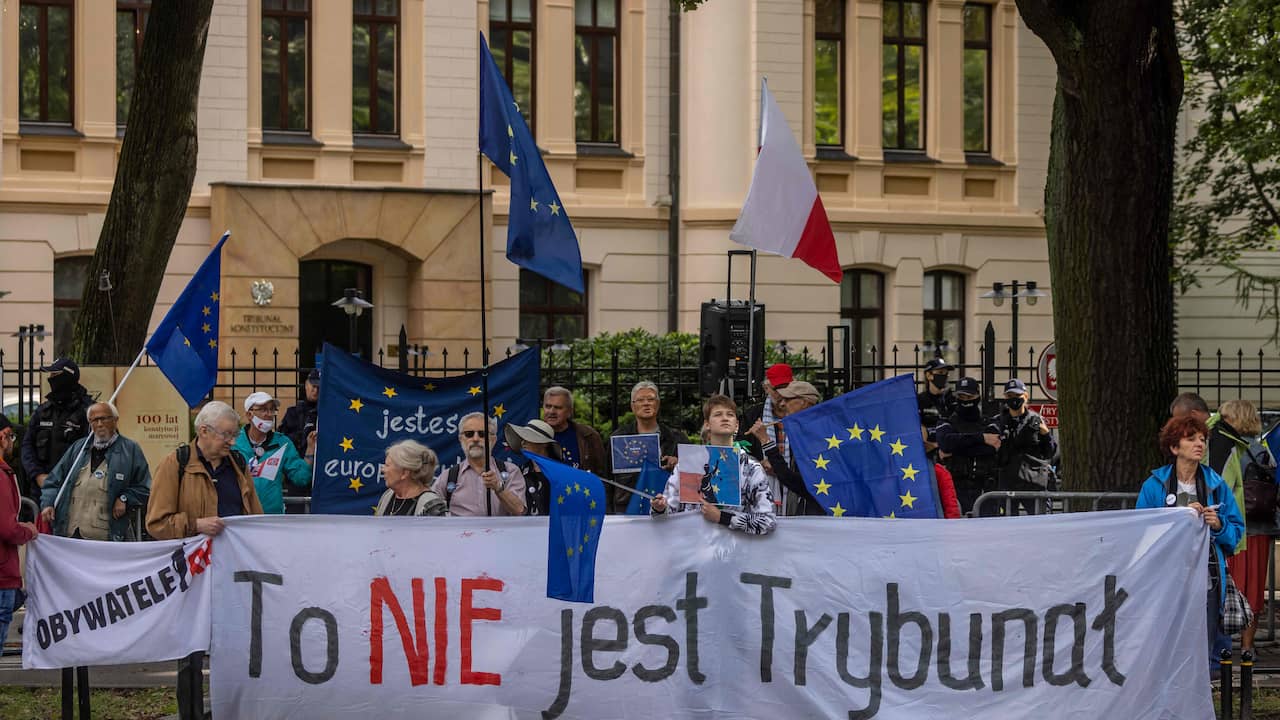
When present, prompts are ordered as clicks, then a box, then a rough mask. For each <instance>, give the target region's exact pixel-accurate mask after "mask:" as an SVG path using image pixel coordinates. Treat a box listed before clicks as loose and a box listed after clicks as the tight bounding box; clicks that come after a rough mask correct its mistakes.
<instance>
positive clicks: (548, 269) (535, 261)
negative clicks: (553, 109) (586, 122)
mask: <svg viewBox="0 0 1280 720" xmlns="http://www.w3.org/2000/svg"><path fill="white" fill-rule="evenodd" d="M480 152H482V153H484V154H485V157H487V158H489V159H490V160H491V161H493V164H494V165H496V166H497V167H498V169H499V170H501V171H502V172H503V173H505V174H506V175H507V177H509V178H511V207H510V208H509V210H508V216H507V217H508V220H507V259H508V260H510V261H511V262H513V263H515V264H516V265H519V266H520V267H522V268H524V269H526V270H531V271H533V272H535V273H537V274H539V275H541V276H543V277H545V278H546V279H548V280H550V281H552V282H555V283H559V284H561V285H563V286H565V287H567V288H569V289H570V290H573V291H574V292H578V293H580V292H582V291H583V287H582V255H581V253H580V252H579V250H578V236H577V235H576V234H575V233H574V232H573V225H572V224H571V223H570V222H569V215H568V214H567V213H566V212H565V210H564V207H563V206H562V205H561V204H560V195H559V194H557V193H556V188H555V185H552V184H551V175H550V174H549V173H548V172H547V166H546V165H545V164H543V162H542V154H541V152H539V150H538V146H537V144H536V143H534V141H533V135H532V134H531V133H530V132H529V126H528V125H526V124H525V122H524V116H523V115H521V114H520V108H519V106H517V105H516V101H515V99H514V98H512V97H511V91H510V90H509V89H508V88H507V82H506V80H504V79H503V77H502V72H501V71H500V70H498V65H497V64H496V63H494V61H493V55H491V54H490V53H489V44H488V43H487V42H486V41H485V39H484V35H483V34H481V35H480Z"/></svg>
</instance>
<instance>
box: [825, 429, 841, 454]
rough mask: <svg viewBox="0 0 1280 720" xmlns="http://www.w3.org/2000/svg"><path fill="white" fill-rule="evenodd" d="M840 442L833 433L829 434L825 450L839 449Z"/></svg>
mask: <svg viewBox="0 0 1280 720" xmlns="http://www.w3.org/2000/svg"><path fill="white" fill-rule="evenodd" d="M841 442H842V441H841V440H840V438H838V437H836V434H835V433H831V437H829V438H827V449H828V450H832V449H834V448H838V447H840V443H841Z"/></svg>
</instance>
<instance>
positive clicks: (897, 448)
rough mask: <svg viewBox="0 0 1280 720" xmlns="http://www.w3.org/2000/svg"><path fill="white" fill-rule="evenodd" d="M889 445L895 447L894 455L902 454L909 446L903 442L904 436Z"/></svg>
mask: <svg viewBox="0 0 1280 720" xmlns="http://www.w3.org/2000/svg"><path fill="white" fill-rule="evenodd" d="M889 447H890V448H893V454H894V455H901V454H902V451H903V450H906V449H907V446H906V445H905V444H903V442H902V438H898V439H897V440H894V441H893V443H891V444H890V445H889Z"/></svg>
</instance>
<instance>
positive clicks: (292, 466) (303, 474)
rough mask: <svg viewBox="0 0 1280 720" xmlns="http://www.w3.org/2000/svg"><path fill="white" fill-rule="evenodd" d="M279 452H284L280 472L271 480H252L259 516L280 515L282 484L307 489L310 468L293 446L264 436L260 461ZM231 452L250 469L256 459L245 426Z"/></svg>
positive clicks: (282, 439) (277, 435) (278, 436)
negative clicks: (259, 505)
mask: <svg viewBox="0 0 1280 720" xmlns="http://www.w3.org/2000/svg"><path fill="white" fill-rule="evenodd" d="M280 448H284V455H283V457H282V459H281V463H280V472H278V473H276V476H275V479H273V480H267V479H266V478H260V477H255V478H253V487H254V489H256V490H257V491H258V500H259V501H260V502H261V503H262V512H263V513H265V514H267V515H280V514H281V513H283V512H284V484H283V483H284V481H285V480H288V481H289V484H290V485H294V486H296V487H308V486H310V485H311V466H310V465H309V464H307V461H306V460H303V459H302V456H301V455H299V454H298V450H297V448H295V447H294V446H293V442H292V441H290V440H289V438H288V437H286V436H284V435H281V434H280V433H278V432H275V431H272V432H271V433H270V434H268V435H267V440H266V442H264V443H262V458H263V459H264V460H265V459H266V458H269V457H271V456H272V455H273V454H275V453H276V451H278V450H279V449H280ZM231 449H232V450H235V451H236V452H238V453H240V457H242V458H244V461H245V465H246V466H248V467H250V468H252V467H253V463H254V461H255V460H256V458H255V457H254V454H253V443H251V442H249V430H248V426H247V425H246V426H245V427H244V428H241V430H240V434H239V435H237V436H236V444H235V445H233V446H232V448H231ZM250 475H252V473H250Z"/></svg>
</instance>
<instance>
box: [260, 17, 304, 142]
mask: <svg viewBox="0 0 1280 720" xmlns="http://www.w3.org/2000/svg"><path fill="white" fill-rule="evenodd" d="M310 25H311V0H262V129H263V130H306V129H307V127H308V124H309V120H310V112H309V111H310V108H309V107H308V101H309V98H308V95H309V86H310V83H309V82H308V77H307V76H308V74H309V72H310V66H311V63H310V59H309V57H308V53H309V47H308V45H309V43H308V38H307V33H308V31H309V27H310Z"/></svg>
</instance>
